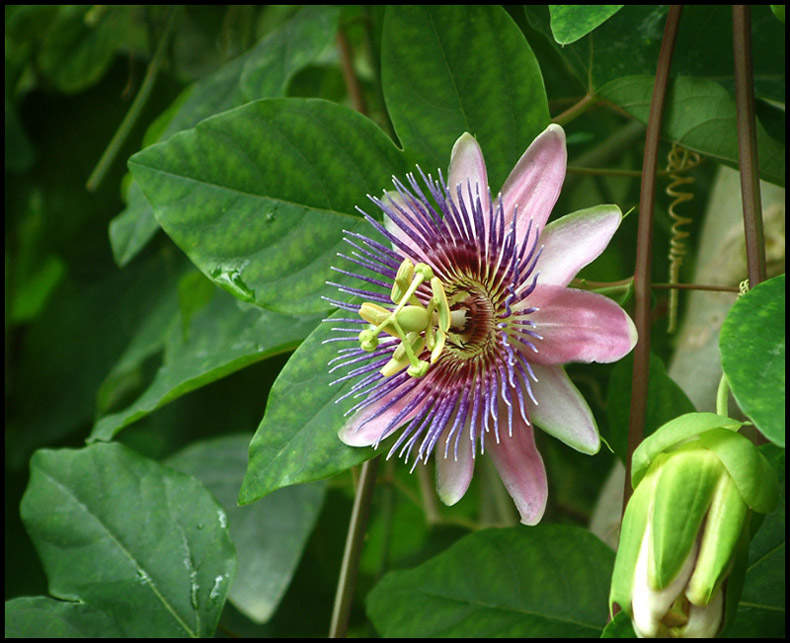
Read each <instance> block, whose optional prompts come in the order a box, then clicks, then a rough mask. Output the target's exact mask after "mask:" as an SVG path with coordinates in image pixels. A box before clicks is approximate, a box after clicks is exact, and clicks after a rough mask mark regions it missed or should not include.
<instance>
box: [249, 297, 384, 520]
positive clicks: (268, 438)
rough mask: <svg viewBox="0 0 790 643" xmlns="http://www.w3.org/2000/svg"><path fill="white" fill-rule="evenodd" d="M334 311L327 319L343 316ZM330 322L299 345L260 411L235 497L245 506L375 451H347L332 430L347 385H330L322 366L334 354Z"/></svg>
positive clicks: (366, 457)
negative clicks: (247, 461)
mask: <svg viewBox="0 0 790 643" xmlns="http://www.w3.org/2000/svg"><path fill="white" fill-rule="evenodd" d="M346 315H348V313H347V312H344V311H340V312H339V313H336V314H335V315H333V317H343V316H346ZM336 336H337V333H336V332H333V331H332V324H331V323H323V324H320V325H319V326H318V328H316V329H315V331H313V333H312V334H311V335H310V336H309V337H308V338H307V339H306V340H305V341H304V343H303V344H302V345H301V346H299V348H298V349H297V350H296V352H294V354H293V355H292V356H291V359H289V360H288V363H287V364H286V365H285V368H283V370H282V371H281V372H280V375H279V376H278V377H277V380H276V381H275V382H274V385H273V386H272V390H271V392H270V393H269V399H268V402H267V403H266V413H265V414H264V416H263V420H262V421H261V424H260V426H259V427H258V430H257V431H256V432H255V436H254V437H253V438H252V442H251V443H250V459H249V465H248V467H247V473H246V475H245V476H244V482H243V484H242V487H241V492H240V493H239V504H240V505H245V504H248V503H250V502H254V501H255V500H258V499H259V498H262V497H263V496H265V495H266V494H268V493H271V492H272V491H275V490H276V489H279V488H281V487H286V486H288V485H292V484H298V483H301V482H310V481H312V480H320V479H322V478H327V477H329V476H332V475H334V474H336V473H339V472H341V471H345V470H346V469H348V468H350V467H352V466H354V465H356V464H359V463H361V462H364V461H365V460H369V459H370V458H372V457H373V456H374V455H375V454H376V452H375V451H374V450H373V449H370V448H359V447H350V446H347V445H345V444H343V442H341V441H340V438H338V437H337V432H338V431H339V430H340V427H341V426H343V423H344V421H345V420H344V418H343V413H344V412H345V411H346V410H347V408H348V407H349V406H350V404H348V400H346V404H345V405H341V404H335V403H334V401H335V400H336V399H337V398H339V397H340V396H341V395H342V394H343V393H344V392H345V391H346V390H347V389H348V387H349V386H350V383H349V382H345V383H344V384H341V385H336V386H330V383H331V382H332V381H334V380H335V379H337V377H338V374H337V373H330V372H329V367H328V366H327V362H329V360H331V359H333V358H334V357H336V356H337V350H338V343H337V342H329V343H327V344H324V343H323V342H324V340H326V339H329V338H331V337H336Z"/></svg>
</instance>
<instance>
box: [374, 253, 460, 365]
mask: <svg viewBox="0 0 790 643" xmlns="http://www.w3.org/2000/svg"><path fill="white" fill-rule="evenodd" d="M428 280H430V284H431V293H432V295H433V296H432V297H431V298H430V299H429V300H428V303H427V306H426V305H423V303H422V302H421V301H420V299H419V298H418V297H417V289H418V288H419V287H420V285H421V284H422V283H423V282H425V281H428ZM390 299H391V300H392V302H393V303H394V304H397V305H396V306H395V309H394V310H392V311H390V310H388V309H386V308H384V307H382V306H379V305H378V304H373V303H370V302H365V303H364V304H362V305H361V306H360V308H359V315H360V317H362V319H364V320H365V321H366V322H368V323H369V324H370V326H368V328H366V329H365V330H363V331H362V332H361V333H360V334H359V343H360V346H361V347H362V349H363V350H365V351H368V352H372V351H374V350H376V348H377V347H378V345H379V334H380V333H382V332H385V333H387V334H389V335H391V336H393V337H396V338H397V339H399V340H400V345H399V346H398V347H397V348H396V349H395V350H394V351H393V354H392V358H391V359H390V361H389V362H388V363H387V364H385V365H384V366H383V367H382V368H381V374H382V375H384V376H386V377H389V376H391V375H395V374H396V373H398V372H400V371H401V370H403V369H404V368H407V367H408V370H407V373H408V374H409V375H410V376H411V377H422V376H423V375H425V374H426V373H427V372H428V368H429V367H430V365H431V364H433V363H434V362H436V360H437V359H439V356H440V355H441V354H442V351H443V350H444V348H445V345H446V342H447V338H448V333H449V331H450V328H451V327H457V328H461V327H463V326H464V325H465V324H466V313H465V312H464V311H463V310H453V311H451V310H450V305H449V303H448V301H447V295H446V294H445V291H444V286H443V285H442V282H441V280H440V279H439V278H438V277H434V275H433V269H432V268H431V267H430V266H429V265H427V264H424V263H418V264H417V265H416V266H415V265H414V264H413V263H412V262H411V261H409V260H408V259H404V260H403V263H401V265H400V268H399V269H398V272H397V274H396V276H395V282H394V284H393V286H392V291H391V293H390ZM425 348H427V349H428V350H429V351H431V355H430V362H428V361H426V360H423V359H420V355H421V354H422V352H423V349H425Z"/></svg>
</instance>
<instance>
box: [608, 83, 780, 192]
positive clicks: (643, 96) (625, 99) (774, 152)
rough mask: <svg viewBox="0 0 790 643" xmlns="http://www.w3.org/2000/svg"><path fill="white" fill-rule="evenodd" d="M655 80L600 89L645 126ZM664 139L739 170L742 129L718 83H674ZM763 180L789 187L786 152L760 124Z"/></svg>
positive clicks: (730, 99) (732, 101) (664, 122)
mask: <svg viewBox="0 0 790 643" xmlns="http://www.w3.org/2000/svg"><path fill="white" fill-rule="evenodd" d="M654 81H655V78H654V77H653V76H647V75H645V76H625V77H623V78H618V79H617V80H614V81H612V82H610V83H608V84H607V85H605V86H603V87H601V88H600V89H599V90H598V94H599V95H600V96H601V97H602V98H604V99H606V100H610V101H612V102H613V103H616V104H618V105H620V106H621V107H622V108H623V109H625V110H626V111H627V112H628V113H629V114H631V115H632V116H633V117H634V118H636V119H637V120H638V121H640V122H642V123H647V120H648V116H649V114H650V100H651V97H652V95H653V83H654ZM662 135H663V136H664V137H665V138H667V139H669V140H671V141H675V142H677V143H679V144H680V145H682V146H683V147H687V148H689V149H691V150H695V151H697V152H699V153H700V154H703V155H704V156H710V157H713V158H715V159H718V160H720V161H721V162H722V163H725V164H726V165H729V166H731V167H734V168H736V169H737V168H738V126H737V121H736V108H735V99H734V97H733V95H732V94H730V93H729V92H728V91H727V90H726V89H724V88H723V87H722V86H721V85H720V84H719V83H717V82H716V81H714V80H708V79H706V78H692V77H688V76H681V77H678V78H676V79H674V80H673V81H671V82H670V86H669V91H668V95H667V102H666V107H665V112H664V117H663V120H662ZM757 146H758V149H759V163H760V176H761V178H762V179H764V180H766V181H770V182H772V183H776V184H777V185H784V181H785V148H784V145H783V144H782V143H780V142H778V141H776V140H775V139H774V138H772V137H771V136H769V135H768V133H767V132H766V131H765V129H764V128H763V127H762V125H761V124H760V123H759V122H758V123H757Z"/></svg>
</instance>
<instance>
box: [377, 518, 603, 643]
mask: <svg viewBox="0 0 790 643" xmlns="http://www.w3.org/2000/svg"><path fill="white" fill-rule="evenodd" d="M613 562H614V554H613V552H612V551H611V550H610V549H609V548H608V547H606V546H605V545H604V544H603V543H601V542H600V541H599V540H598V539H597V538H596V537H595V536H593V535H591V534H590V533H588V532H587V531H585V530H582V529H579V528H576V527H569V526H565V525H540V526H537V527H534V528H530V529H524V528H521V527H516V528H513V529H497V530H486V531H480V532H477V533H473V534H471V535H469V536H466V537H465V538H463V539H462V540H460V541H459V542H457V543H456V544H455V545H453V546H452V547H450V548H449V549H448V550H446V551H445V552H443V553H442V554H440V555H438V556H436V557H435V558H432V559H431V560H429V561H428V562H426V563H424V564H422V565H420V566H419V567H416V568H414V569H410V570H407V571H398V572H392V573H390V574H388V575H387V576H385V577H384V578H383V579H382V580H381V582H380V583H379V584H378V585H377V586H376V587H375V588H374V590H373V591H372V592H371V593H370V595H369V598H368V603H367V604H368V615H369V616H370V618H371V620H372V621H373V624H374V625H375V626H376V629H377V630H378V632H379V633H380V634H381V635H382V636H384V637H407V638H408V637H419V638H424V637H426V638H427V637H527V636H529V637H549V636H561V637H577V636H596V637H597V636H599V635H600V634H601V631H602V630H603V628H604V626H605V625H606V621H607V616H606V615H607V610H606V599H607V594H608V590H609V580H610V577H611V571H612V565H613ZM560 578H561V579H562V582H560V583H558V582H557V579H560ZM580 587H584V588H585V591H584V592H583V593H581V592H579V591H577V590H578V588H580Z"/></svg>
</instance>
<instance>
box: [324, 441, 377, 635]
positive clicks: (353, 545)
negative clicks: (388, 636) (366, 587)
mask: <svg viewBox="0 0 790 643" xmlns="http://www.w3.org/2000/svg"><path fill="white" fill-rule="evenodd" d="M378 468H379V457H378V456H376V457H375V458H373V459H372V460H368V461H367V462H366V463H365V464H363V465H362V472H361V473H360V475H359V484H358V485H357V492H356V495H355V496H354V508H353V509H352V510H351V521H350V522H349V525H348V535H347V536H346V547H345V550H344V551H343V562H342V563H341V565H340V576H339V578H338V579H337V592H336V593H335V605H334V607H333V609H332V624H331V625H330V626H329V638H331V639H337V638H345V636H346V632H347V631H348V620H349V617H350V615H351V604H352V602H353V599H354V585H355V584H356V580H357V570H358V568H359V559H360V556H362V545H363V543H364V540H365V529H366V528H367V525H368V514H369V513H370V503H371V501H372V500H373V491H374V490H375V488H376V473H377V471H378Z"/></svg>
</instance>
